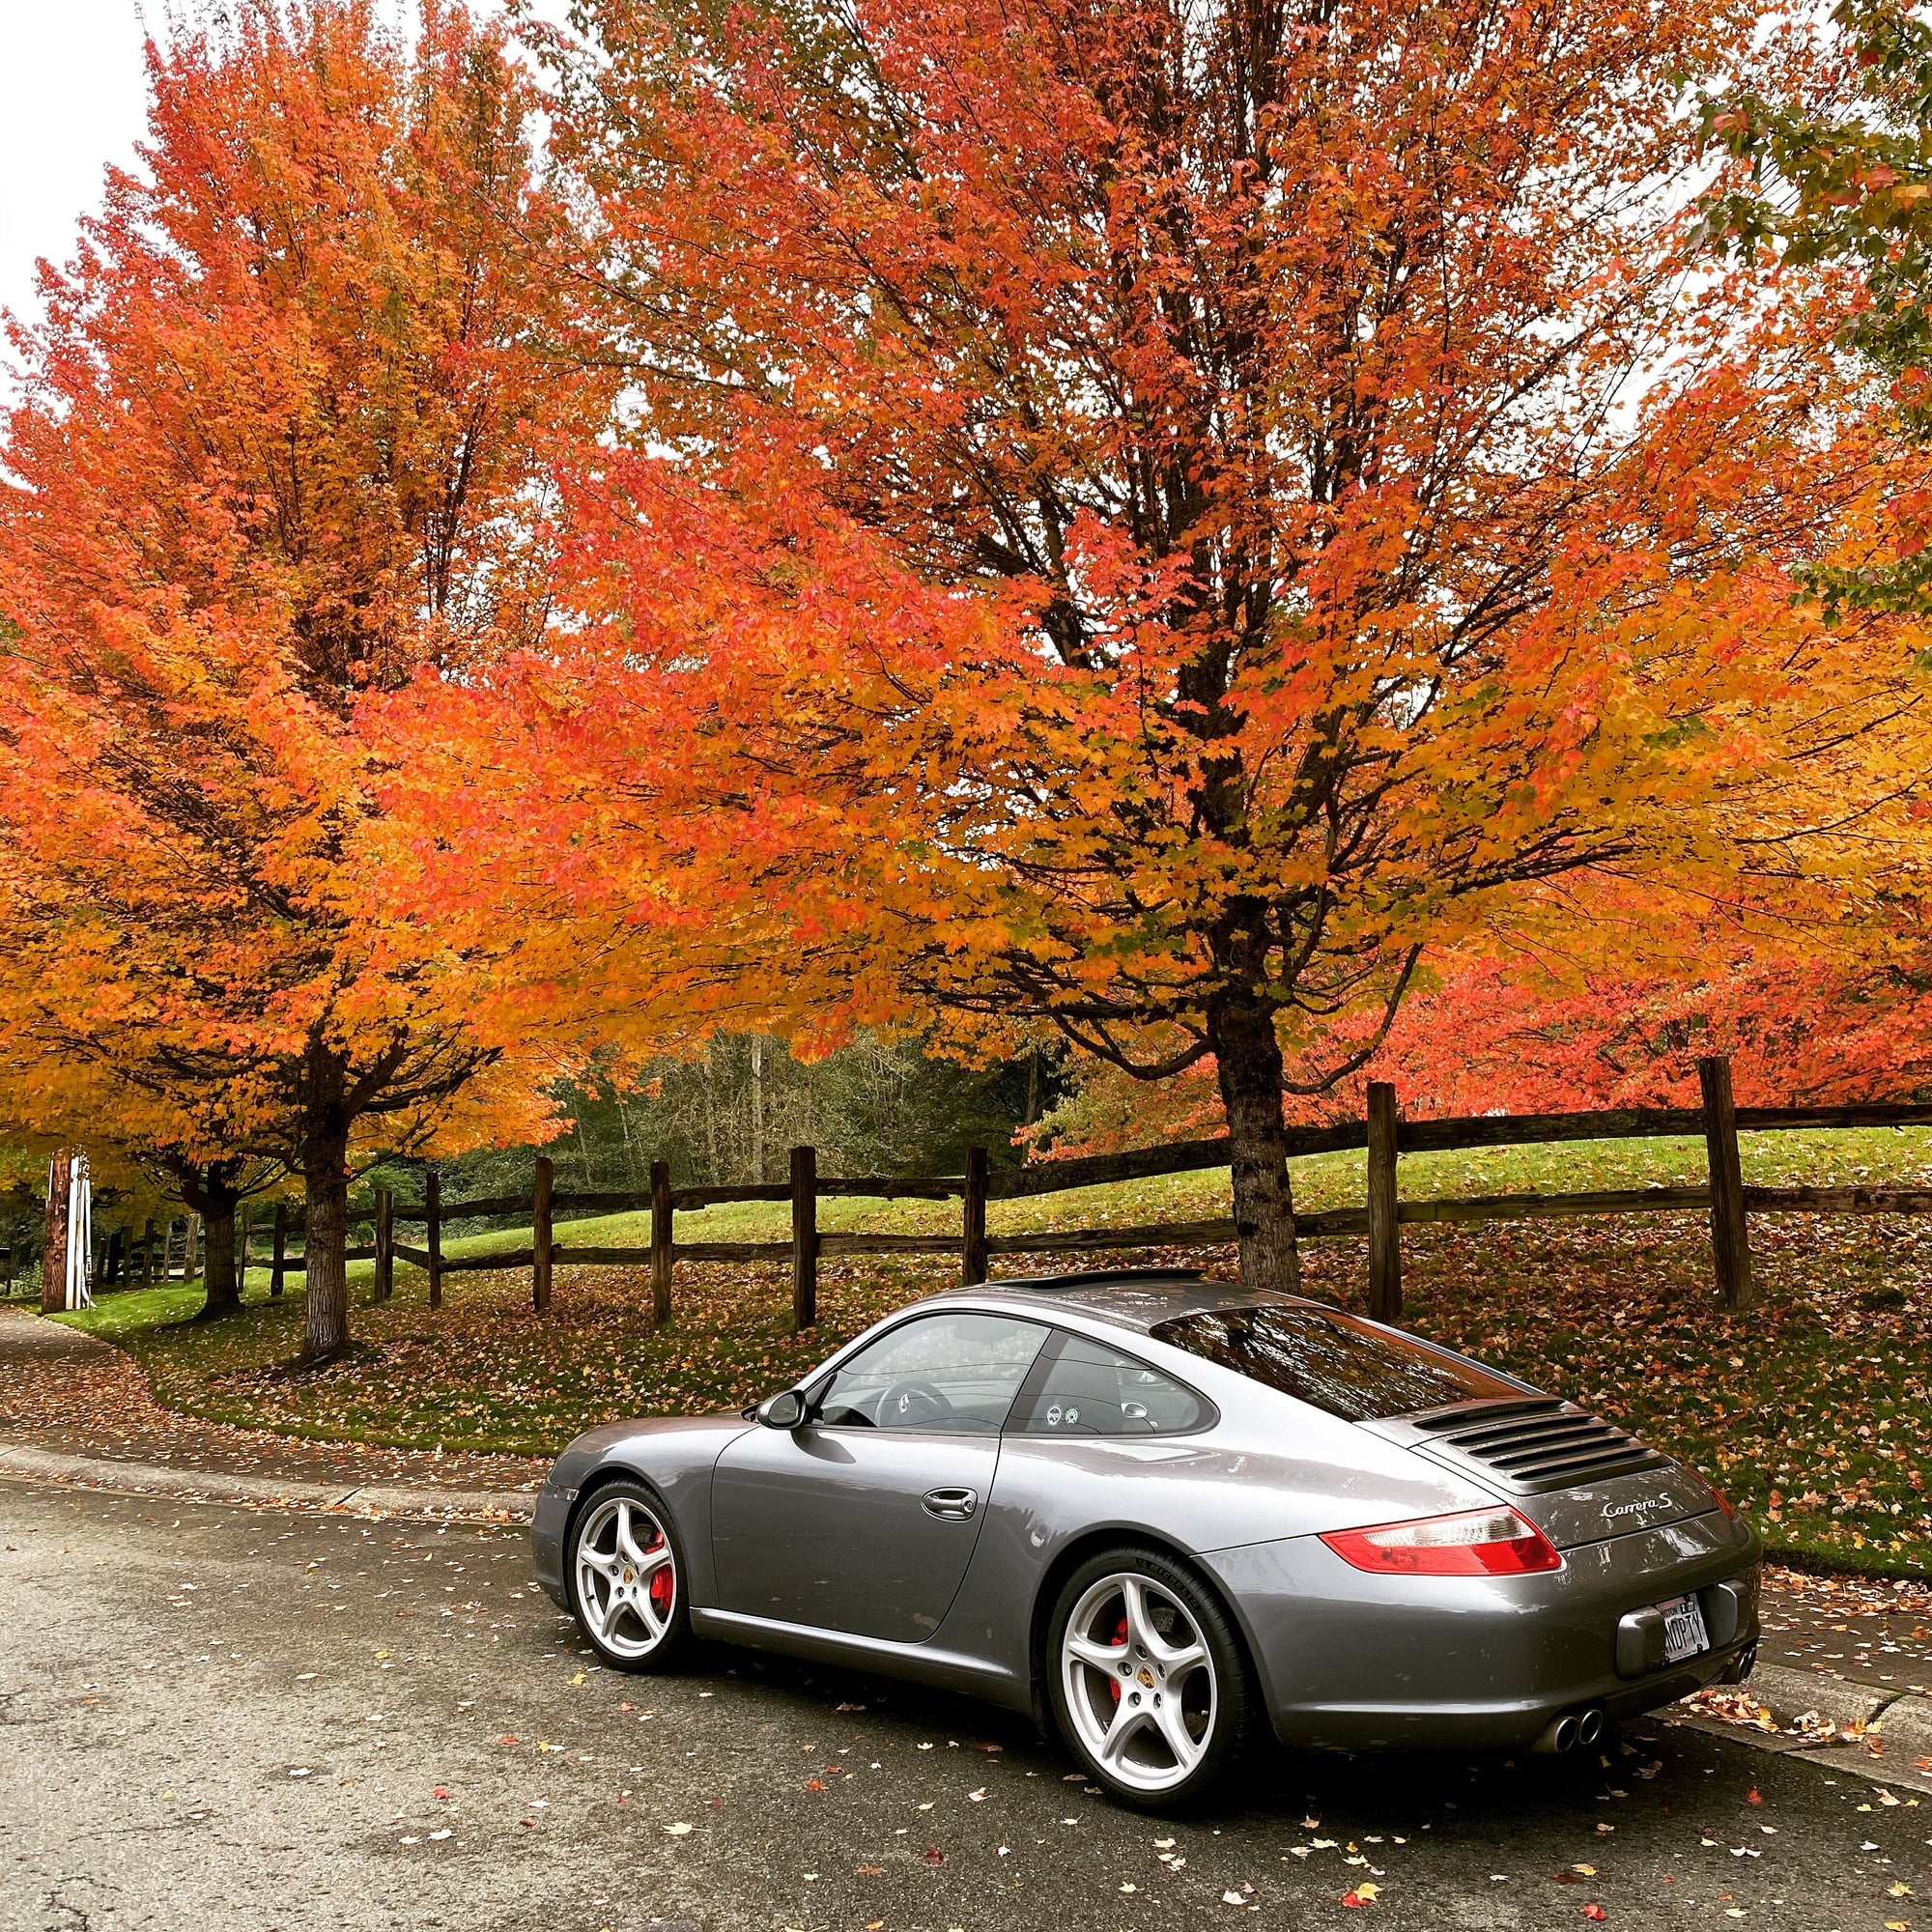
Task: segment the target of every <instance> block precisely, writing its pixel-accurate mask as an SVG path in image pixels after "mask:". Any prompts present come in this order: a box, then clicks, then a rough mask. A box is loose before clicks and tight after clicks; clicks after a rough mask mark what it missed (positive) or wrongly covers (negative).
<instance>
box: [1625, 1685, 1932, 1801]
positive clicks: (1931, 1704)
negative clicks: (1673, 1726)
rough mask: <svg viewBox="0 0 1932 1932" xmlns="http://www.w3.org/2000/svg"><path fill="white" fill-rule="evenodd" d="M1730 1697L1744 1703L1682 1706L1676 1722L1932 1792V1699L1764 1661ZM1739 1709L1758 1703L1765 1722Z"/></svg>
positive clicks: (1788, 1755) (1808, 1761) (1675, 1712)
mask: <svg viewBox="0 0 1932 1932" xmlns="http://www.w3.org/2000/svg"><path fill="white" fill-rule="evenodd" d="M1729 1698H1735V1699H1736V1700H1737V1702H1736V1704H1735V1705H1733V1706H1732V1708H1730V1709H1729V1710H1724V1711H1719V1710H1712V1709H1710V1708H1708V1707H1702V1708H1700V1707H1699V1706H1697V1705H1694V1704H1693V1705H1689V1706H1679V1707H1677V1708H1675V1709H1673V1710H1671V1711H1670V1712H1669V1713H1668V1714H1667V1717H1668V1721H1670V1722H1673V1723H1680V1724H1689V1725H1690V1726H1691V1727H1692V1728H1694V1729H1696V1730H1700V1731H1704V1732H1706V1733H1708V1734H1709V1735H1711V1736H1714V1737H1727V1738H1729V1739H1730V1740H1731V1741H1732V1742H1733V1743H1734V1744H1740V1745H1743V1746H1745V1747H1747V1749H1750V1750H1761V1751H1767V1752H1769V1753H1771V1754H1772V1755H1774V1756H1776V1757H1786V1758H1793V1759H1796V1760H1798V1761H1799V1762H1801V1763H1804V1764H1816V1765H1823V1766H1827V1767H1835V1768H1836V1769H1838V1770H1840V1771H1847V1772H1852V1773H1854V1774H1856V1775H1857V1776H1860V1777H1861V1778H1864V1779H1865V1780H1867V1781H1868V1782H1869V1783H1872V1784H1875V1785H1879V1786H1881V1787H1884V1786H1888V1785H1894V1784H1895V1785H1897V1786H1899V1787H1900V1788H1901V1789H1902V1790H1907V1791H1917V1792H1924V1793H1932V1697H1928V1696H1926V1695H1924V1694H1923V1693H1921V1692H1919V1691H1917V1690H1893V1689H1891V1688H1890V1687H1889V1686H1887V1685H1874V1684H1861V1683H1858V1682H1856V1681H1853V1680H1850V1679H1846V1678H1841V1677H1834V1676H1832V1675H1830V1674H1828V1673H1826V1672H1824V1671H1812V1670H1795V1669H1793V1668H1792V1667H1791V1666H1790V1665H1788V1664H1781V1663H1760V1664H1759V1665H1758V1666H1757V1668H1756V1669H1755V1670H1753V1671H1752V1672H1751V1674H1750V1676H1749V1678H1748V1679H1747V1681H1746V1682H1745V1683H1744V1684H1742V1685H1741V1686H1739V1687H1738V1689H1737V1690H1736V1691H1734V1692H1729V1693H1727V1699H1729ZM1739 1706H1742V1707H1746V1709H1747V1708H1748V1707H1751V1706H1754V1707H1755V1708H1756V1710H1757V1711H1758V1712H1760V1713H1762V1721H1761V1722H1754V1721H1752V1719H1751V1718H1750V1717H1749V1716H1748V1715H1746V1710H1745V1709H1740V1708H1738V1707H1739ZM1658 1715H1659V1716H1660V1717H1662V1716H1665V1715H1666V1714H1665V1713H1662V1712H1660V1713H1659V1714H1658Z"/></svg>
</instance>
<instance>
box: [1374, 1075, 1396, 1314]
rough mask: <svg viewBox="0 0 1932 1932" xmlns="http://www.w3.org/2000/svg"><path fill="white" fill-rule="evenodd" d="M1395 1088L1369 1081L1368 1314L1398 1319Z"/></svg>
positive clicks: (1383, 1082) (1379, 1081)
mask: <svg viewBox="0 0 1932 1932" xmlns="http://www.w3.org/2000/svg"><path fill="white" fill-rule="evenodd" d="M1397 1137H1398V1123H1397V1115H1396V1104H1395V1089H1394V1087H1392V1086H1391V1085H1390V1084H1389V1083H1388V1082H1387V1081H1386V1080H1371V1081H1370V1082H1369V1319H1370V1321H1400V1320H1401V1319H1402V1227H1401V1223H1400V1222H1399V1221H1398V1220H1397V1218H1396V1214H1397V1206H1396V1204H1397V1193H1396V1152H1397Z"/></svg>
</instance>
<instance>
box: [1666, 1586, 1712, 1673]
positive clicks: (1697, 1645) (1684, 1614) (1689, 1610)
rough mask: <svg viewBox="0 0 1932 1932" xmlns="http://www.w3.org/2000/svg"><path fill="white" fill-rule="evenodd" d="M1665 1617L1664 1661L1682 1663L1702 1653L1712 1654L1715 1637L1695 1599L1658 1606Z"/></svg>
mask: <svg viewBox="0 0 1932 1932" xmlns="http://www.w3.org/2000/svg"><path fill="white" fill-rule="evenodd" d="M1657 1607H1658V1608H1659V1609H1660V1610H1661V1611H1662V1613H1663V1661H1664V1662H1666V1663H1682V1662H1684V1660H1685V1659H1686V1658H1687V1657H1695V1656H1696V1655H1697V1653H1698V1652H1699V1651H1700V1650H1709V1649H1710V1647H1711V1634H1710V1633H1709V1632H1708V1631H1707V1630H1706V1629H1705V1628H1704V1610H1703V1606H1702V1605H1700V1604H1699V1603H1698V1601H1697V1599H1696V1598H1695V1597H1672V1598H1671V1599H1670V1601H1669V1602H1668V1603H1667V1604H1659V1605H1658V1606H1657Z"/></svg>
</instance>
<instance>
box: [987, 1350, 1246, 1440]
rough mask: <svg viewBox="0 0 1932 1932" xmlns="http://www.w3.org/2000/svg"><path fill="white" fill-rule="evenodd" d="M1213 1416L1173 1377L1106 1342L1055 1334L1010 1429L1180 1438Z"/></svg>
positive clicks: (1031, 1432) (1020, 1432) (1028, 1432)
mask: <svg viewBox="0 0 1932 1932" xmlns="http://www.w3.org/2000/svg"><path fill="white" fill-rule="evenodd" d="M1210 1414H1211V1411H1210V1410H1209V1409H1208V1405H1207V1404H1206V1403H1205V1402H1203V1401H1202V1399H1201V1398H1200V1397H1199V1396H1198V1395H1196V1394H1195V1393H1194V1391H1193V1390H1192V1389H1189V1388H1186V1387H1184V1386H1183V1385H1182V1384H1181V1383H1179V1382H1178V1381H1176V1380H1175V1379H1174V1378H1172V1377H1171V1376H1164V1375H1162V1374H1161V1373H1160V1371H1159V1370H1158V1369H1151V1368H1149V1367H1148V1365H1147V1364H1146V1363H1145V1362H1137V1361H1135V1360H1134V1358H1133V1357H1132V1356H1131V1355H1123V1354H1122V1352H1121V1351H1120V1350H1118V1349H1110V1348H1108V1347H1107V1345H1106V1344H1105V1343H1104V1342H1094V1341H1090V1340H1089V1339H1088V1338H1087V1337H1086V1336H1084V1335H1069V1334H1067V1333H1065V1331H1063V1330H1056V1331H1055V1333H1054V1337H1053V1340H1052V1341H1051V1342H1049V1343H1048V1344H1047V1347H1046V1349H1045V1350H1044V1351H1043V1352H1042V1354H1041V1356H1040V1359H1039V1360H1038V1362H1037V1363H1036V1364H1035V1367H1034V1373H1033V1374H1032V1375H1031V1376H1029V1377H1028V1378H1027V1384H1026V1387H1025V1389H1024V1390H1022V1391H1021V1394H1020V1399H1019V1402H1018V1403H1017V1404H1016V1405H1015V1406H1014V1410H1013V1415H1012V1418H1011V1420H1010V1421H1009V1423H1008V1425H1007V1427H1008V1428H1009V1430H1010V1431H1012V1432H1014V1433H1016V1434H1018V1435H1080V1436H1089V1435H1181V1434H1183V1433H1184V1432H1186V1431H1187V1430H1190V1429H1199V1428H1201V1427H1202V1425H1203V1424H1204V1423H1206V1422H1207V1421H1208V1419H1209V1416H1210Z"/></svg>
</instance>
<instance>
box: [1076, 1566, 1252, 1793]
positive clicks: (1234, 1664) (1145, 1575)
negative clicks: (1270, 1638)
mask: <svg viewBox="0 0 1932 1932" xmlns="http://www.w3.org/2000/svg"><path fill="white" fill-rule="evenodd" d="M1124 1578H1134V1579H1138V1580H1139V1582H1140V1583H1141V1584H1142V1585H1144V1586H1145V1588H1144V1591H1143V1593H1142V1599H1141V1601H1142V1604H1143V1605H1144V1607H1143V1609H1142V1611H1141V1612H1140V1614H1141V1616H1142V1617H1143V1618H1145V1619H1151V1622H1152V1624H1153V1626H1154V1628H1155V1632H1156V1634H1157V1635H1158V1636H1159V1638H1160V1642H1158V1643H1155V1644H1153V1645H1151V1646H1149V1647H1147V1648H1142V1647H1140V1646H1137V1645H1136V1644H1135V1642H1134V1640H1133V1638H1132V1636H1131V1635H1129V1634H1128V1606H1127V1602H1126V1596H1125V1593H1124V1591H1118V1590H1117V1591H1116V1592H1115V1595H1114V1596H1113V1597H1109V1596H1108V1595H1107V1592H1108V1591H1109V1590H1112V1589H1114V1587H1115V1585H1116V1584H1117V1583H1119V1582H1120V1581H1121V1580H1122V1579H1124ZM1117 1611H1118V1613H1119V1628H1118V1629H1117V1630H1115V1629H1107V1630H1102V1629H1100V1628H1099V1625H1101V1624H1109V1625H1111V1624H1112V1623H1113V1620H1114V1618H1115V1616H1116V1612H1117ZM1177 1612H1178V1613H1179V1616H1177V1614H1176V1613H1177ZM1076 1613H1078V1614H1079V1615H1080V1617H1081V1618H1082V1620H1083V1621H1084V1622H1086V1623H1087V1624H1088V1625H1089V1626H1090V1628H1089V1629H1088V1630H1086V1631H1084V1632H1079V1633H1077V1634H1078V1635H1079V1636H1081V1637H1083V1638H1084V1639H1086V1640H1087V1642H1088V1643H1089V1645H1090V1646H1093V1645H1097V1643H1099V1642H1102V1641H1106V1640H1109V1639H1111V1640H1112V1641H1114V1642H1116V1643H1118V1644H1119V1645H1120V1647H1121V1648H1120V1655H1119V1659H1118V1661H1117V1662H1116V1661H1113V1659H1112V1656H1111V1653H1110V1654H1109V1659H1108V1661H1107V1662H1106V1664H1105V1667H1104V1668H1103V1667H1102V1664H1101V1663H1099V1662H1087V1661H1084V1660H1073V1659H1070V1658H1069V1655H1068V1652H1067V1648H1066V1646H1067V1637H1068V1627H1069V1625H1070V1624H1072V1622H1073V1619H1074V1617H1075V1615H1076ZM1179 1617H1184V1619H1185V1620H1186V1621H1187V1622H1188V1623H1191V1624H1192V1626H1193V1633H1192V1636H1191V1637H1190V1636H1189V1635H1188V1634H1187V1633H1185V1632H1184V1631H1183V1630H1182V1629H1181V1625H1180V1621H1179ZM1163 1619H1165V1629H1162V1623H1163ZM1196 1640H1198V1646H1199V1648H1200V1649H1201V1650H1202V1651H1203V1652H1204V1653H1205V1657H1206V1662H1207V1663H1208V1666H1210V1667H1211V1680H1210V1682H1209V1684H1208V1687H1207V1691H1206V1699H1207V1701H1206V1709H1205V1712H1204V1709H1203V1690H1202V1686H1201V1684H1200V1682H1199V1678H1200V1676H1201V1667H1200V1666H1199V1665H1193V1666H1189V1668H1188V1674H1187V1675H1186V1676H1185V1677H1183V1678H1179V1680H1178V1681H1179V1682H1180V1684H1181V1690H1180V1692H1179V1697H1178V1698H1175V1699H1173V1700H1171V1701H1172V1702H1173V1703H1175V1704H1178V1706H1179V1709H1180V1712H1181V1716H1180V1718H1179V1722H1180V1724H1181V1726H1182V1727H1183V1728H1184V1730H1185V1731H1186V1733H1187V1736H1188V1739H1189V1743H1190V1746H1191V1747H1192V1748H1193V1749H1195V1750H1196V1751H1198V1758H1197V1760H1196V1761H1195V1762H1193V1763H1192V1765H1191V1767H1189V1766H1187V1764H1186V1762H1185V1760H1184V1759H1183V1758H1182V1756H1181V1754H1180V1751H1179V1749H1178V1748H1177V1747H1175V1746H1174V1745H1173V1744H1172V1743H1170V1742H1169V1740H1170V1739H1171V1738H1172V1737H1173V1736H1174V1735H1175V1733H1174V1732H1173V1730H1172V1728H1171V1727H1172V1725H1173V1724H1174V1722H1175V1721H1176V1717H1175V1711H1174V1710H1173V1709H1171V1708H1167V1705H1166V1704H1164V1701H1163V1697H1162V1694H1161V1693H1162V1691H1163V1690H1164V1689H1165V1688H1166V1682H1167V1680H1166V1668H1167V1666H1166V1664H1165V1662H1163V1660H1164V1659H1165V1658H1168V1657H1172V1656H1175V1655H1179V1656H1185V1655H1186V1654H1187V1653H1188V1652H1189V1651H1190V1650H1191V1649H1193V1648H1194V1647H1195V1641H1196ZM1163 1646H1165V1647H1163ZM1095 1654H1096V1655H1097V1651H1096V1653H1095ZM1046 1678H1047V1699H1048V1703H1049V1705H1050V1707H1051V1709H1052V1712H1053V1719H1054V1725H1055V1728H1056V1729H1057V1730H1058V1731H1059V1733H1060V1737H1061V1742H1062V1743H1063V1744H1064V1745H1065V1747H1066V1749H1067V1751H1068V1753H1069V1754H1070V1755H1071V1756H1072V1757H1073V1759H1074V1761H1075V1762H1076V1763H1077V1764H1078V1765H1079V1766H1080V1767H1081V1769H1082V1770H1083V1771H1085V1772H1086V1773H1087V1775H1088V1776H1090V1777H1091V1778H1092V1779H1093V1780H1094V1783H1095V1784H1097V1785H1098V1786H1099V1787H1100V1789H1101V1790H1102V1791H1104V1792H1105V1793H1106V1794H1107V1796H1108V1797H1109V1798H1111V1799H1112V1800H1113V1801H1114V1802H1115V1804H1122V1805H1126V1806H1127V1807H1129V1808H1130V1809H1132V1810H1136V1811H1156V1812H1170V1811H1179V1810H1184V1809H1186V1808H1188V1807H1190V1806H1192V1805H1194V1804H1199V1803H1200V1802H1201V1801H1202V1800H1204V1799H1205V1798H1207V1797H1208V1796H1209V1795H1210V1794H1211V1793H1212V1792H1213V1791H1214V1790H1215V1788H1216V1787H1217V1786H1219V1785H1220V1784H1221V1783H1222V1782H1223V1781H1224V1780H1225V1779H1226V1777H1227V1776H1228V1775H1229V1773H1230V1772H1231V1771H1233V1770H1234V1768H1235V1767H1236V1765H1237V1764H1238V1763H1239V1762H1240V1760H1241V1758H1242V1756H1243V1755H1244V1754H1245V1752H1246V1750H1247V1748H1248V1743H1249V1738H1250V1735H1251V1732H1252V1729H1253V1724H1254V1714H1255V1711H1256V1708H1257V1698H1256V1693H1255V1690H1254V1673H1253V1672H1252V1671H1251V1670H1250V1668H1249V1667H1248V1658H1247V1652H1246V1649H1245V1647H1244V1646H1243V1644H1242V1642H1241V1636H1240V1633H1239V1632H1238V1631H1237V1630H1236V1628H1235V1625H1234V1622H1233V1620H1232V1619H1231V1618H1230V1617H1229V1615H1228V1613H1227V1611H1226V1610H1225V1609H1223V1608H1222V1606H1221V1603H1220V1600H1219V1599H1218V1598H1217V1597H1216V1596H1215V1594H1214V1593H1213V1591H1212V1590H1210V1589H1209V1588H1208V1586H1207V1584H1206V1583H1204V1582H1203V1581H1202V1579H1201V1578H1200V1577H1199V1576H1197V1575H1196V1573H1195V1572H1194V1571H1193V1570H1192V1569H1190V1568H1189V1567H1188V1566H1187V1565H1185V1564H1183V1563H1181V1562H1179V1560H1177V1559H1176V1558H1175V1557H1173V1556H1170V1555H1169V1554H1168V1553H1167V1552H1166V1551H1164V1550H1160V1549H1153V1548H1148V1547H1147V1546H1146V1545H1142V1544H1122V1545H1120V1546H1119V1547H1117V1548H1112V1549H1103V1550H1101V1551H1099V1552H1098V1553H1097V1554H1096V1555H1094V1556H1093V1557H1090V1558H1089V1559H1088V1560H1087V1561H1086V1562H1085V1563H1083V1564H1081V1566H1080V1567H1079V1569H1077V1570H1076V1571H1074V1572H1073V1574H1072V1575H1071V1576H1070V1577H1067V1579H1066V1581H1065V1584H1064V1585H1063V1586H1062V1588H1061V1591H1060V1595H1059V1597H1058V1598H1057V1599H1056V1601H1055V1603H1054V1606H1053V1614H1052V1617H1051V1619H1050V1620H1049V1622H1048V1625H1047V1641H1046ZM1116 1678H1118V1680H1119V1681H1118V1682H1117V1681H1116ZM1069 1680H1070V1681H1069ZM1102 1686H1105V1687H1106V1688H1107V1690H1108V1691H1109V1697H1105V1698H1103V1697H1102V1696H1101V1695H1100V1694H1099V1693H1100V1690H1101V1687H1102ZM1076 1695H1077V1696H1080V1697H1082V1698H1083V1699H1084V1700H1085V1707H1086V1708H1085V1712H1084V1719H1085V1721H1083V1720H1082V1714H1080V1713H1076V1711H1075V1709H1074V1707H1073V1704H1072V1702H1071V1701H1070V1700H1071V1699H1072V1698H1073V1697H1074V1696H1076ZM1123 1700H1125V1701H1131V1702H1132V1703H1133V1705H1134V1706H1135V1707H1136V1709H1137V1710H1138V1711H1139V1713H1140V1716H1139V1719H1138V1722H1139V1731H1138V1733H1132V1732H1131V1731H1130V1730H1129V1727H1130V1726H1131V1725H1132V1724H1133V1722H1134V1721H1135V1720H1134V1719H1128V1720H1127V1722H1126V1724H1124V1725H1122V1724H1120V1723H1118V1722H1117V1719H1122V1718H1123V1717H1124V1715H1125V1714H1124V1713H1122V1711H1121V1705H1122V1701H1123ZM1143 1700H1145V1701H1143ZM1190 1700H1191V1702H1190ZM1156 1705H1160V1706H1163V1709H1166V1711H1167V1715H1166V1716H1165V1717H1163V1716H1162V1715H1161V1712H1159V1711H1156V1710H1154V1708H1153V1707H1154V1706H1156ZM1204 1718H1205V1722H1204V1721H1203V1719H1204ZM1197 1725H1199V1726H1200V1728H1199V1732H1198V1735H1197ZM1096 1729H1105V1730H1107V1731H1108V1732H1109V1733H1110V1734H1119V1733H1121V1732H1122V1731H1127V1732H1128V1733H1129V1734H1128V1735H1126V1736H1125V1738H1124V1740H1123V1753H1124V1754H1122V1755H1121V1756H1120V1757H1119V1758H1118V1759H1117V1761H1116V1764H1113V1765H1110V1764H1109V1763H1108V1762H1107V1761H1106V1760H1105V1759H1104V1758H1103V1757H1102V1756H1101V1754H1100V1751H1099V1750H1098V1749H1096V1748H1095V1747H1094V1733H1095V1731H1096ZM1162 1760H1171V1764H1164V1763H1163V1762H1162Z"/></svg>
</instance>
